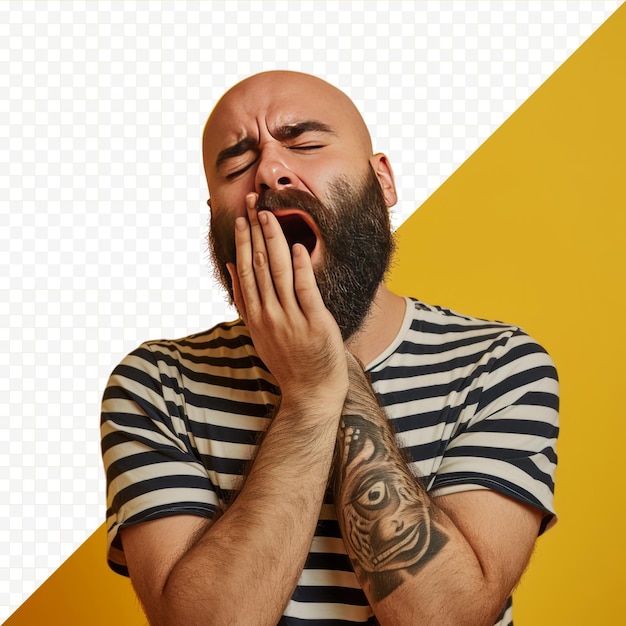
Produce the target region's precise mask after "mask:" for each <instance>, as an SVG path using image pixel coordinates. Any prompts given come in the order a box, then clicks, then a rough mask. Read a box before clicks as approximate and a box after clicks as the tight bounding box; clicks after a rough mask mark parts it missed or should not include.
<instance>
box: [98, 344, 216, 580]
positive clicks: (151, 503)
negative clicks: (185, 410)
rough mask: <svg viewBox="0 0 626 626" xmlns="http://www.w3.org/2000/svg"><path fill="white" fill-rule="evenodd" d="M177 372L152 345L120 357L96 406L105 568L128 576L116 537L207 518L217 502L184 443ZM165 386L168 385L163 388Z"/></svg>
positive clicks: (203, 471) (194, 455) (200, 466)
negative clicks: (143, 526)
mask: <svg viewBox="0 0 626 626" xmlns="http://www.w3.org/2000/svg"><path fill="white" fill-rule="evenodd" d="M178 375H179V373H178V372H177V370H176V367H173V366H172V365H171V363H168V362H166V361H165V360H163V359H159V358H157V356H156V355H155V354H154V352H153V350H152V349H151V346H150V344H143V345H142V346H140V347H139V348H138V349H137V350H135V351H134V352H132V353H130V354H129V355H128V356H126V357H125V358H124V359H123V360H122V362H121V363H120V364H119V365H118V366H117V367H116V368H115V370H114V371H113V373H112V374H111V376H110V378H109V381H108V384H107V387H106V390H105V392H104V397H103V401H102V414H101V426H100V429H101V446H102V458H103V463H104V470H105V473H106V484H107V541H108V562H109V565H110V567H111V568H112V569H113V570H114V571H116V572H118V573H121V574H124V575H128V570H127V567H126V560H125V557H124V553H123V549H122V545H121V542H120V539H119V530H120V529H121V528H123V527H125V526H130V525H132V524H136V523H139V522H144V521H148V520H152V519H157V518H160V517H165V516H168V515H178V514H191V515H199V516H203V517H211V516H212V515H213V514H214V513H215V511H216V509H217V507H218V499H217V496H216V494H215V488H214V486H213V485H212V483H211V480H210V478H209V475H208V473H207V471H206V469H205V467H204V466H203V464H202V463H201V461H200V460H199V458H198V455H197V453H195V452H194V449H193V447H192V445H191V443H190V439H189V436H188V434H187V429H186V427H185V423H184V419H182V418H181V415H180V414H181V411H179V407H180V406H181V403H183V402H184V398H183V397H182V392H181V394H180V396H179V394H177V392H176V389H177V388H182V386H179V385H176V384H173V383H172V382H171V381H172V380H173V379H174V380H175V379H176V377H177V376H178ZM163 380H168V381H170V382H168V385H167V386H166V387H165V386H164V385H163Z"/></svg>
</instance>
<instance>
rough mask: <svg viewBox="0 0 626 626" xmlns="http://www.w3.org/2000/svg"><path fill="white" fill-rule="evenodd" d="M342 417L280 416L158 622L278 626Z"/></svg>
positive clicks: (307, 412)
mask: <svg viewBox="0 0 626 626" xmlns="http://www.w3.org/2000/svg"><path fill="white" fill-rule="evenodd" d="M339 411H340V406H338V407H335V408H332V407H328V406H323V405H322V404H321V403H320V405H318V406H311V404H308V405H307V406H304V405H302V406H299V407H298V406H297V405H293V404H290V405H289V406H288V407H286V406H283V407H281V408H280V409H279V410H278V412H277V414H276V415H275V417H274V418H273V420H272V423H271V424H270V426H269V428H268V431H267V433H266V434H265V436H264V438H263V441H262V443H261V445H260V446H259V449H258V453H257V456H256V458H255V460H254V463H253V464H252V467H251V469H250V472H249V474H248V476H247V478H246V480H245V482H244V484H243V487H242V489H241V492H240V494H239V495H238V497H237V498H236V499H235V501H234V502H233V504H232V505H231V506H230V507H229V508H228V509H227V510H226V511H225V512H224V514H223V515H222V516H221V517H220V518H219V519H218V520H217V521H216V522H215V523H214V524H213V525H212V526H211V527H210V528H209V529H208V530H207V531H206V532H204V534H202V536H201V537H200V538H199V539H198V540H197V541H196V542H195V544H194V545H193V546H192V547H191V548H190V549H189V550H188V552H187V553H186V554H185V555H184V556H183V558H181V559H180V561H179V562H178V563H177V564H176V566H175V567H174V568H173V570H172V572H171V574H170V576H169V578H168V580H167V583H166V585H165V588H164V590H163V595H162V603H161V606H162V607H163V609H164V610H165V613H166V614H167V615H168V618H167V620H166V621H164V622H160V623H163V624H182V623H185V624H195V623H202V624H206V623H216V624H228V623H237V624H240V623H246V624H276V623H277V622H278V621H279V619H280V616H281V615H282V613H283V611H284V608H285V606H286V604H287V603H288V601H289V598H290V597H291V595H292V593H293V589H294V587H295V585H296V584H297V581H298V578H299V576H300V573H301V571H302V569H303V567H304V563H305V560H306V556H307V554H308V550H309V548H310V545H311V540H312V537H313V534H314V530H315V526H316V523H317V520H318V516H319V511H320V508H321V506H322V503H323V498H324V492H325V489H326V486H327V483H328V476H329V473H330V467H331V462H332V454H333V448H334V442H335V438H336V431H337V423H338V419H339ZM191 598H193V599H194V601H193V602H192V601H191ZM198 600H199V604H198ZM202 616H204V617H202ZM207 616H208V617H210V619H209V621H207Z"/></svg>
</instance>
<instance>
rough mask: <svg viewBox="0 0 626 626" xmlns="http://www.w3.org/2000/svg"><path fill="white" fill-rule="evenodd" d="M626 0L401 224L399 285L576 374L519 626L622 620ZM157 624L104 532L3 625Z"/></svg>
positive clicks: (395, 280)
mask: <svg viewBox="0 0 626 626" xmlns="http://www.w3.org/2000/svg"><path fill="white" fill-rule="evenodd" d="M624 77H626V6H624V5H623V6H622V7H620V9H618V10H617V12H616V13H614V14H613V15H612V16H611V18H610V19H609V20H608V21H607V22H606V23H605V24H604V25H603V26H602V27H601V28H600V29H598V30H597V31H596V32H595V33H594V35H593V36H592V37H591V38H590V39H589V40H588V41H587V42H586V43H585V44H584V45H583V46H582V47H581V48H580V49H579V50H578V51H577V52H576V53H575V54H574V55H573V56H572V57H571V58H570V59H569V60H568V61H567V62H566V63H565V64H564V65H563V66H562V67H561V68H560V69H559V70H558V71H557V72H556V73H555V74H554V75H553V76H552V77H551V78H550V79H549V80H548V81H546V83H545V84H544V85H543V86H542V87H541V88H540V89H539V90H538V91H537V92H536V93H535V94H534V95H533V96H531V98H529V100H528V101H527V102H526V103H525V104H524V105H523V106H522V107H521V108H520V109H519V110H518V111H517V112H516V113H515V114H514V115H513V116H511V118H509V119H508V120H507V121H506V122H505V124H503V126H502V127H501V128H500V129H499V130H498V131H497V132H496V133H495V134H494V135H493V136H492V137H491V138H490V139H489V140H488V141H486V142H485V144H483V146H481V147H480V149H479V150H478V151H477V152H476V153H475V154H474V155H473V156H472V157H471V158H470V159H469V160H468V161H467V162H466V163H465V164H464V165H463V166H462V167H461V168H459V170H457V171H456V172H455V173H454V175H453V176H451V177H450V179H449V180H448V181H447V182H446V183H445V184H444V185H443V186H442V187H441V188H440V189H439V190H438V191H437V192H436V193H435V194H433V196H432V197H431V198H429V200H428V201H427V202H425V203H424V205H422V207H421V208H420V210H419V211H418V212H416V213H415V214H414V215H413V216H412V217H411V218H410V219H409V220H408V221H407V222H406V223H405V224H404V225H403V226H402V227H401V228H400V229H399V250H398V263H397V265H396V267H395V269H394V271H393V275H392V281H391V282H392V287H393V288H395V289H396V290H398V291H400V292H404V293H408V294H411V295H416V296H417V297H419V298H421V299H423V300H425V301H427V302H431V303H433V304H443V305H446V306H450V307H453V308H456V309H458V310H460V311H463V312H465V313H472V314H475V315H478V316H481V317H490V318H497V319H502V320H506V321H510V322H515V323H519V324H521V325H522V326H523V327H525V329H526V330H528V331H529V332H530V333H531V334H533V335H534V336H535V337H536V338H537V339H538V340H539V341H541V342H542V343H543V344H544V345H545V346H546V347H547V348H548V350H549V351H550V353H551V354H552V356H553V358H554V359H555V361H556V364H557V366H558V368H559V373H560V377H561V383H562V428H563V430H562V437H561V441H560V446H559V455H560V458H561V465H560V468H559V471H558V474H557V510H558V512H559V515H560V521H559V523H558V524H557V526H556V527H555V528H554V529H553V530H551V531H550V532H549V533H548V534H547V535H546V537H545V538H542V539H541V540H540V543H539V548H538V550H537V552H536V554H535V556H534V558H533V562H532V565H531V569H530V571H529V573H528V574H527V575H526V577H525V579H524V581H523V583H522V585H521V587H520V589H519V590H518V592H517V593H516V608H515V617H516V626H542V625H546V626H547V625H552V624H612V623H616V619H618V618H617V617H616V616H618V615H620V614H621V612H622V607H621V601H620V600H621V598H620V593H621V591H622V589H621V587H622V585H623V580H624V577H623V567H622V564H623V562H624V559H625V557H626V549H625V543H624V542H625V540H624V534H625V533H624V518H625V517H626V505H625V504H624V497H623V495H622V490H623V487H622V482H623V480H622V471H621V467H620V465H621V464H620V456H621V453H622V447H623V442H624V441H625V440H626V410H625V409H624V402H623V401H622V399H621V397H620V391H621V388H622V386H623V381H622V379H623V377H624V372H625V369H626V367H625V365H624V361H626V356H625V355H624V353H625V352H626V341H625V340H624V331H623V330H622V328H621V322H622V317H623V314H624V313H623V312H624V310H625V309H626V297H625V296H624V286H625V285H624V283H625V281H624V275H625V269H626V267H625V266H626V263H625V261H626V255H625V250H626V80H625V78H624ZM33 624H36V625H38V626H39V625H41V626H52V625H57V624H58V625H59V626H61V625H62V626H67V625H72V626H75V625H83V624H85V625H89V626H100V625H102V626H110V625H111V624H123V625H124V626H135V625H136V626H140V625H143V624H146V620H145V618H144V617H143V615H142V613H141V610H140V609H139V606H138V603H137V600H136V599H135V597H134V594H133V592H132V589H131V587H130V584H129V583H128V581H127V580H126V579H123V578H121V577H119V576H117V575H115V574H113V573H111V572H110V571H109V570H108V569H107V566H106V560H105V532H104V527H101V528H100V529H98V530H97V531H96V532H95V533H94V534H93V535H92V536H91V537H90V538H89V539H88V540H87V541H86V542H85V543H84V544H83V546H81V548H79V549H78V550H77V551H76V553H75V554H74V555H73V556H72V557H70V558H69V559H68V560H67V561H66V562H65V563H64V564H63V565H62V566H61V567H60V568H59V569H58V570H57V572H55V574H53V575H52V576H51V577H50V578H49V579H48V580H47V581H46V582H45V583H44V584H43V585H42V586H41V587H40V588H39V589H38V590H37V591H36V592H35V594H33V596H31V598H29V599H28V600H27V601H26V603H25V604H23V605H22V606H21V607H20V608H19V609H18V610H17V611H16V612H15V613H14V614H13V616H11V617H10V618H9V620H8V621H7V622H5V626H31V625H33Z"/></svg>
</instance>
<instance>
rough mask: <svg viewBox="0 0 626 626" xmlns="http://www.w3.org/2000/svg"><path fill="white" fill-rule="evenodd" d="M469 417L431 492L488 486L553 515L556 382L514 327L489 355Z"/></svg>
mask: <svg viewBox="0 0 626 626" xmlns="http://www.w3.org/2000/svg"><path fill="white" fill-rule="evenodd" d="M477 389H478V393H477V401H476V404H475V410H474V413H473V415H472V417H471V418H470V419H468V420H467V421H466V422H464V423H463V424H462V425H461V427H460V428H459V429H458V431H457V433H456V434H455V436H454V437H453V438H452V439H451V440H450V441H449V442H448V446H447V448H446V451H445V455H444V458H443V461H442V463H441V465H440V467H439V470H438V471H437V475H436V476H435V478H434V482H433V484H432V486H431V489H430V491H431V493H432V494H433V495H435V496H440V495H446V494H450V493H455V492H459V491H468V490H471V489H476V488H479V489H492V490H495V491H498V492H499V493H502V494H504V495H506V496H508V497H510V498H513V499H515V500H518V501H521V502H523V503H525V504H528V505H530V506H533V507H535V508H538V509H539V510H542V511H544V512H545V516H544V523H543V525H542V529H541V530H542V531H543V530H545V528H547V527H549V526H550V525H551V524H552V523H554V521H555V519H556V518H555V510H554V477H555V470H556V464H557V455H556V440H557V436H558V432H559V418H558V409H559V386H558V378H557V373H556V369H555V367H554V364H553V362H552V360H551V358H550V357H549V356H548V354H547V353H546V352H545V350H544V349H543V348H542V347H541V346H540V345H538V344H537V343H536V342H535V341H534V340H532V339H531V338H530V337H529V336H528V335H526V334H525V333H524V332H523V331H520V330H519V329H517V330H516V331H515V332H513V333H512V334H511V336H510V337H509V338H508V340H507V341H506V342H503V343H502V344H501V345H498V347H497V348H496V349H495V350H494V352H493V353H492V354H491V355H489V361H488V367H485V368H484V372H483V373H482V374H481V376H480V378H479V380H478V385H477Z"/></svg>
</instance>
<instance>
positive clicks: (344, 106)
mask: <svg viewBox="0 0 626 626" xmlns="http://www.w3.org/2000/svg"><path fill="white" fill-rule="evenodd" d="M289 127H292V128H293V131H292V132H291V135H292V136H291V137H288V135H289V131H288V129H289ZM316 128H317V129H318V130H320V131H327V133H326V134H327V136H328V137H330V136H331V135H332V136H333V138H334V139H336V140H340V141H342V142H345V144H346V147H349V150H350V152H351V158H352V159H353V160H355V161H358V162H363V161H364V160H367V159H369V158H370V157H371V155H372V141H371V138H370V134H369V131H368V129H367V127H366V125H365V122H364V120H363V118H362V116H361V114H360V113H359V111H358V110H357V108H356V107H355V105H354V103H353V102H352V101H351V100H350V98H348V96H347V95H346V94H344V93H343V92H342V91H340V90H339V89H337V88H336V87H334V86H333V85H331V84H329V83H327V82H326V81H324V80H321V79H320V78H317V77H315V76H311V75H309V74H303V73H299V72H290V71H271V72H263V73H261V74H256V75H254V76H251V77H249V78H246V79H245V80H243V81H241V82H240V83H238V84H236V85H235V86H234V87H232V88H231V89H230V90H229V91H227V92H226V93H225V94H224V96H222V98H221V99H220V100H219V102H218V103H217V105H216V106H215V108H214V109H213V112H212V113H211V115H210V117H209V119H208V121H207V123H206V126H205V129H204V135H203V143H202V148H203V159H204V167H205V172H206V175H207V181H208V183H209V189H210V191H211V192H213V189H212V188H213V187H215V185H216V184H217V182H218V181H219V171H218V170H219V168H220V166H222V165H223V164H224V162H225V161H227V160H228V159H229V158H230V156H231V155H236V156H237V157H238V156H240V155H238V154H237V153H238V152H241V150H244V149H245V148H247V147H253V144H254V143H255V142H256V145H257V147H258V146H259V145H260V144H262V143H263V141H264V140H266V139H268V138H274V139H278V140H281V139H283V138H287V139H289V140H291V139H293V138H295V135H296V134H298V133H300V134H304V133H301V132H300V131H303V130H304V131H306V130H307V129H312V130H315V129H316ZM242 141H243V142H244V144H242V143H241V142H242ZM235 146H236V147H235ZM229 149H230V152H229V151H228V150H229Z"/></svg>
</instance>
